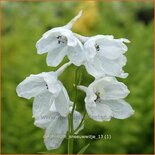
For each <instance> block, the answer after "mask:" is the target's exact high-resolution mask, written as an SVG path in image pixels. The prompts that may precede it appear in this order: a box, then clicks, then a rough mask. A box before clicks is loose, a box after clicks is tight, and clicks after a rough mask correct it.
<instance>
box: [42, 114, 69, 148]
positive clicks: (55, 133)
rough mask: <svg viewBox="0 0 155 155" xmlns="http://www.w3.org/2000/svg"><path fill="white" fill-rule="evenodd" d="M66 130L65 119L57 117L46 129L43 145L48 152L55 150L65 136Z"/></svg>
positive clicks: (66, 123)
mask: <svg viewBox="0 0 155 155" xmlns="http://www.w3.org/2000/svg"><path fill="white" fill-rule="evenodd" d="M67 129H68V120H67V118H64V117H61V116H57V117H56V118H55V119H54V120H53V121H52V122H51V123H50V124H49V126H48V127H47V128H46V130H45V135H44V143H45V145H46V148H47V149H48V150H52V149H57V148H58V147H59V146H60V145H61V143H62V141H63V139H64V138H65V136H66V133H67Z"/></svg>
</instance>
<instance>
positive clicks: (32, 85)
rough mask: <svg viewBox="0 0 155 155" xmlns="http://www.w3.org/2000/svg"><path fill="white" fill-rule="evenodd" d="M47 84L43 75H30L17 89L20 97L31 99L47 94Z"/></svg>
mask: <svg viewBox="0 0 155 155" xmlns="http://www.w3.org/2000/svg"><path fill="white" fill-rule="evenodd" d="M46 90H47V89H46V83H45V81H44V79H43V77H42V74H38V75H30V76H29V77H27V78H26V79H25V80H23V81H22V82H21V83H20V84H19V85H18V86H17V88H16V91H17V94H18V96H20V97H24V98H27V99H30V98H32V97H35V96H37V95H39V94H41V93H43V92H45V91H46Z"/></svg>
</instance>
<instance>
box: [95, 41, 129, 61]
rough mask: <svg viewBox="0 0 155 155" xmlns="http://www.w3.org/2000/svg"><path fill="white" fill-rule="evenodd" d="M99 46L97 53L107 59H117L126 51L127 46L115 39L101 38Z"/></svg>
mask: <svg viewBox="0 0 155 155" xmlns="http://www.w3.org/2000/svg"><path fill="white" fill-rule="evenodd" d="M99 46H100V51H99V52H98V54H99V55H103V56H104V57H106V58H108V59H117V58H119V57H120V56H121V55H122V54H124V53H125V52H126V51H127V46H126V45H125V44H124V43H122V41H120V40H116V39H103V40H102V42H101V43H100V44H99Z"/></svg>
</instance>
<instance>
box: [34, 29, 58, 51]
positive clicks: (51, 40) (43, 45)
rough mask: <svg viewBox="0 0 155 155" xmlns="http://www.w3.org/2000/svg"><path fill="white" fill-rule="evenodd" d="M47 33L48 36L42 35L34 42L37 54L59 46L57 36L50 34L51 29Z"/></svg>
mask: <svg viewBox="0 0 155 155" xmlns="http://www.w3.org/2000/svg"><path fill="white" fill-rule="evenodd" d="M48 33H49V34H50V35H48V37H47V35H44V36H43V37H42V38H41V39H40V40H38V41H37V43H36V48H37V53H38V54H43V53H46V52H51V51H55V50H56V49H57V48H59V44H58V41H57V38H56V37H55V36H53V35H52V31H50V32H48ZM45 36H46V37H45Z"/></svg>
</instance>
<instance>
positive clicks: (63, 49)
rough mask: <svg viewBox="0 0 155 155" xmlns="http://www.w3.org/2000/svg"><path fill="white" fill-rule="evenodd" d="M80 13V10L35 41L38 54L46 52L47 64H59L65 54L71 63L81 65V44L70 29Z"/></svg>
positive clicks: (82, 53)
mask: <svg viewBox="0 0 155 155" xmlns="http://www.w3.org/2000/svg"><path fill="white" fill-rule="evenodd" d="M81 14H82V11H80V12H79V14H78V15H77V16H76V17H74V18H73V19H72V20H71V21H70V22H69V23H68V24H67V25H65V26H63V27H57V28H53V29H51V30H49V31H47V32H46V33H44V34H43V36H42V38H41V39H40V40H39V41H38V42H37V43H36V48H37V53H38V54H43V53H46V52H48V55H47V59H46V61H47V64H48V65H49V66H57V65H59V64H60V62H61V61H62V60H63V58H64V57H65V56H66V55H67V56H68V58H69V60H70V61H71V62H72V63H73V64H75V65H77V66H80V65H81V63H82V61H83V58H84V56H83V55H84V52H83V45H82V44H81V42H80V41H79V40H78V39H77V38H76V37H75V36H74V34H73V33H72V31H71V30H70V29H71V28H72V26H73V24H74V23H75V22H76V21H77V20H78V19H79V18H80V16H81Z"/></svg>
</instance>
